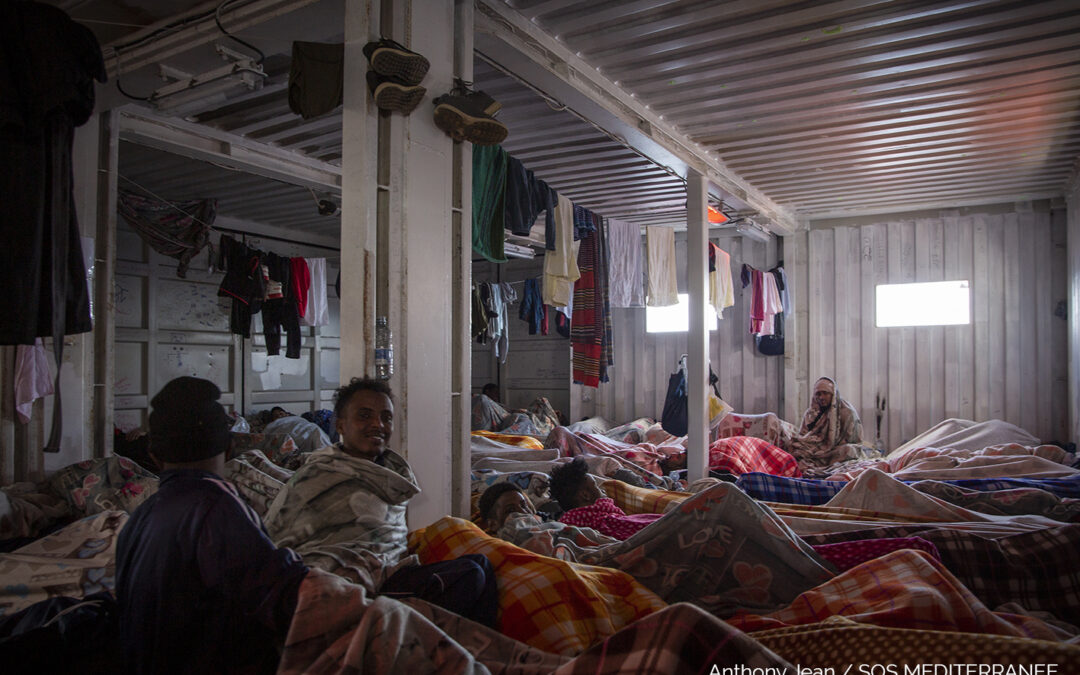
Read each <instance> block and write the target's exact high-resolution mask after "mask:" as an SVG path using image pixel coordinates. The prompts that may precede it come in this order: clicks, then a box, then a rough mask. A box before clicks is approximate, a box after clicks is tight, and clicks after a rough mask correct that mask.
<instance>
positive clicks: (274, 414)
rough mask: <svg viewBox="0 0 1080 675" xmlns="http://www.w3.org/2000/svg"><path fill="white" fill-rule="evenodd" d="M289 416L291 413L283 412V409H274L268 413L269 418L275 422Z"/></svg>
mask: <svg viewBox="0 0 1080 675" xmlns="http://www.w3.org/2000/svg"><path fill="white" fill-rule="evenodd" d="M291 414H292V413H290V412H289V411H288V410H285V409H284V408H274V409H273V410H271V411H270V416H271V417H273V418H274V419H276V420H279V419H281V418H282V417H288V416H289V415H291Z"/></svg>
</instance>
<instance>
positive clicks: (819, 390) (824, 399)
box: [814, 380, 833, 408]
mask: <svg viewBox="0 0 1080 675" xmlns="http://www.w3.org/2000/svg"><path fill="white" fill-rule="evenodd" d="M832 399H833V387H832V383H831V382H829V381H828V380H820V381H818V383H817V386H815V387H814V405H816V406H817V407H819V408H827V407H829V406H830V405H832Z"/></svg>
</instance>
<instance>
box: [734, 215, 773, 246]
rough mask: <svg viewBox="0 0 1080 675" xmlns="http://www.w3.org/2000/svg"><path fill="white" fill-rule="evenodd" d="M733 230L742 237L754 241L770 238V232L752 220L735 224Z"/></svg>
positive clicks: (763, 240) (765, 240) (764, 240)
mask: <svg viewBox="0 0 1080 675" xmlns="http://www.w3.org/2000/svg"><path fill="white" fill-rule="evenodd" d="M735 231H736V232H738V233H739V234H741V235H742V236H744V237H749V238H751V239H754V240H756V241H761V242H767V241H769V240H770V239H772V233H771V232H769V231H768V230H766V229H765V228H764V227H762V226H760V225H758V224H757V223H755V222H754V221H752V220H744V221H743V222H741V223H739V224H738V225H736V226H735Z"/></svg>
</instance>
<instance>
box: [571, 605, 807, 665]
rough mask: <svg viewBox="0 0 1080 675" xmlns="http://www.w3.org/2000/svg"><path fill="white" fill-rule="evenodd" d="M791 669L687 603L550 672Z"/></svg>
mask: <svg viewBox="0 0 1080 675" xmlns="http://www.w3.org/2000/svg"><path fill="white" fill-rule="evenodd" d="M717 664H741V665H742V666H743V667H745V668H746V671H744V672H747V673H749V672H754V673H766V672H768V673H773V672H775V673H792V674H794V673H795V667H794V666H792V665H791V664H790V663H788V662H787V661H785V660H784V659H782V658H780V657H779V656H777V655H776V654H774V653H773V652H772V651H770V650H769V649H767V648H765V647H763V646H762V645H761V644H759V643H758V642H757V641H755V640H754V639H752V638H751V637H749V636H747V635H745V634H743V633H741V632H739V631H737V630H735V629H734V628H732V627H731V626H729V625H728V624H726V623H724V622H723V621H721V620H720V619H717V618H716V617H714V616H711V615H709V614H706V613H705V612H704V611H702V610H700V609H698V608H697V607H694V606H693V605H689V604H686V603H679V604H677V605H671V606H670V607H666V608H664V609H662V610H660V611H658V612H655V613H653V614H650V615H649V616H647V617H645V618H644V619H641V620H639V621H636V622H634V623H632V624H630V625H629V626H627V627H626V628H623V629H622V630H620V631H619V632H618V633H616V634H614V635H612V636H611V637H609V638H607V639H605V640H604V641H603V642H601V643H599V644H597V645H594V646H593V647H592V648H590V649H589V650H588V651H586V652H585V653H583V654H581V655H580V656H578V657H577V658H575V659H574V660H572V661H570V662H569V663H567V664H565V665H563V666H562V667H561V668H559V669H558V670H556V671H554V672H555V675H579V674H580V675H585V674H594V673H604V674H605V675H668V674H670V673H699V674H700V675H706V674H707V673H715V672H719V671H718V670H717V669H716V668H717Z"/></svg>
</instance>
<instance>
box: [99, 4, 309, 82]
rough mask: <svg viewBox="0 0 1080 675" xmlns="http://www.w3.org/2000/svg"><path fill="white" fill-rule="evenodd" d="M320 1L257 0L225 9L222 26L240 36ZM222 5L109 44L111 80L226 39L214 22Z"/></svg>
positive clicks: (203, 6)
mask: <svg viewBox="0 0 1080 675" xmlns="http://www.w3.org/2000/svg"><path fill="white" fill-rule="evenodd" d="M319 1H320V0H255V1H254V2H249V3H247V4H244V5H240V6H237V7H234V8H231V9H226V10H225V11H224V12H222V13H221V24H222V25H223V26H225V28H226V30H228V31H229V32H230V33H239V32H240V31H243V30H245V29H248V28H251V27H253V26H257V25H259V24H262V23H265V22H267V21H269V20H270V19H273V18H276V17H279V16H281V15H283V14H289V13H290V12H295V11H296V10H298V9H301V8H303V7H306V6H308V5H311V4H315V3H316V2H319ZM219 4H220V3H219V2H217V1H216V0H215V1H214V2H207V3H203V4H201V5H199V6H197V7H195V8H193V9H192V10H191V11H188V12H184V13H183V14H180V15H176V16H171V17H169V18H167V19H164V20H162V21H159V22H157V23H155V24H153V25H151V26H147V27H146V28H144V29H143V30H141V31H139V32H137V33H135V34H133V35H125V36H124V37H123V38H121V39H119V40H117V41H115V42H113V43H110V44H108V45H106V46H105V49H104V50H103V52H104V56H105V68H106V70H107V71H108V73H109V78H110V79H115V78H116V76H117V74H120V73H130V72H133V71H135V70H138V69H139V68H143V67H145V66H149V65H152V64H155V63H158V62H159V61H161V60H163V59H167V58H169V57H171V56H176V55H177V54H181V53H183V52H186V51H189V50H191V49H192V48H194V47H198V46H200V45H204V44H209V43H210V42H213V41H214V40H220V39H221V38H222V37H223V36H222V34H221V31H220V30H219V29H218V27H217V24H216V23H215V22H214V10H215V9H216V8H217V6H218V5H219ZM173 26H175V28H174V27H173Z"/></svg>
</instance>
